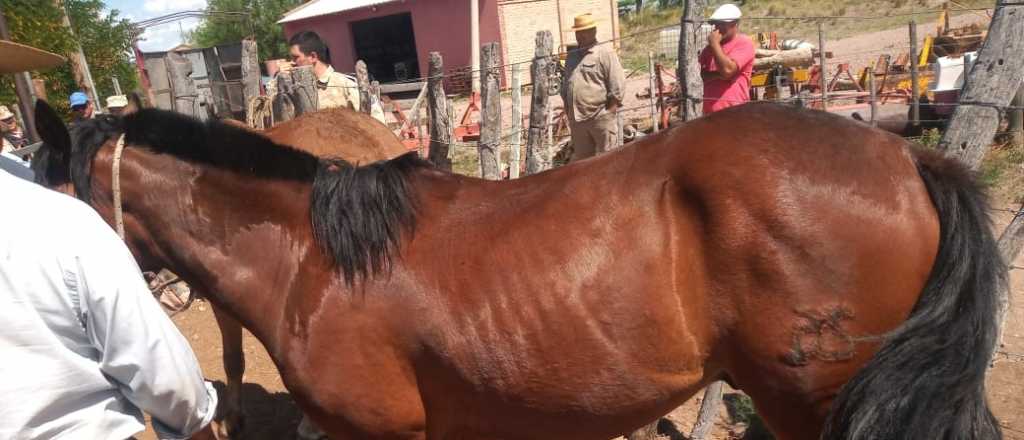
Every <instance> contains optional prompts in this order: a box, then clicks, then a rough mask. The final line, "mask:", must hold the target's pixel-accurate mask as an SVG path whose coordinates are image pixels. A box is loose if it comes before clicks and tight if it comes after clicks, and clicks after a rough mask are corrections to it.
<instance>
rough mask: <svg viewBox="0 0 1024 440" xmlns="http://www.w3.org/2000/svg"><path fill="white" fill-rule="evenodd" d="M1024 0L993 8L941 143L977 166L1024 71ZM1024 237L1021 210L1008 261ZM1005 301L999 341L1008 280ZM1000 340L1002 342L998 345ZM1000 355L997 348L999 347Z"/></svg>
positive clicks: (1002, 240) (1005, 302) (1003, 306)
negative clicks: (1023, 17)
mask: <svg viewBox="0 0 1024 440" xmlns="http://www.w3.org/2000/svg"><path fill="white" fill-rule="evenodd" d="M1022 15H1024V4H1021V3H1000V4H998V5H997V6H996V8H995V11H994V12H993V13H992V22H991V23H989V30H988V36H987V37H986V38H985V42H984V43H983V44H982V46H981V49H980V50H979V51H978V58H977V59H976V60H975V62H974V66H973V67H972V68H971V70H970V71H969V72H967V74H966V76H965V78H964V79H965V81H964V87H963V89H962V90H961V92H960V105H958V106H957V107H956V110H954V112H953V117H952V119H950V121H949V126H948V127H947V128H946V132H945V133H943V135H942V138H941V139H939V144H938V148H939V150H940V151H944V152H945V153H946V154H949V155H953V156H956V157H958V158H960V160H962V161H963V162H964V163H965V164H967V166H969V167H971V169H974V170H977V169H978V168H979V167H980V166H981V161H982V159H983V158H984V157H985V153H987V152H988V150H989V148H990V146H991V143H992V137H993V136H995V133H996V130H997V129H998V127H999V122H1000V121H999V119H1000V118H999V112H1000V108H1001V107H1005V106H1006V105H1007V104H1009V103H1010V101H1011V97H1013V96H1014V92H1015V91H1016V90H1017V89H1018V88H1019V87H1020V85H1021V79H1022V76H1024V57H1022V56H1020V54H1021V53H1024V38H1021V35H1024V20H1021V16H1022ZM1021 243H1024V216H1021V215H1017V216H1016V217H1015V218H1014V219H1013V221H1012V222H1011V223H1010V226H1008V227H1007V228H1006V230H1005V231H1004V232H1003V234H1002V236H1000V237H999V248H1000V251H1001V252H1002V254H1003V261H1005V262H1006V263H1008V264H1009V263H1011V262H1012V261H1013V260H1014V259H1016V257H1017V255H1018V254H1020V250H1021ZM997 301H998V303H999V316H998V320H999V341H1002V336H1003V335H1002V333H1003V328H1004V325H1005V323H1006V315H1007V311H1008V310H1009V304H1010V292H1009V290H1008V288H1007V286H1005V285H1004V286H1003V287H1002V288H1001V289H1000V291H999V293H998V298H997ZM998 347H999V345H997V349H998ZM993 355H995V353H993Z"/></svg>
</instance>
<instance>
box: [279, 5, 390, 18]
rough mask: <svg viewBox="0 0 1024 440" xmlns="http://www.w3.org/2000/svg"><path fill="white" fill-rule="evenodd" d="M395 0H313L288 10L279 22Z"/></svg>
mask: <svg viewBox="0 0 1024 440" xmlns="http://www.w3.org/2000/svg"><path fill="white" fill-rule="evenodd" d="M395 1H398V0H313V1H311V2H309V3H306V4H304V5H302V6H299V7H297V8H295V9H292V10H291V11H288V13H286V14H284V18H282V19H280V20H278V21H277V22H278V23H288V22H290V21H298V20H304V19H307V18H312V17H319V16H321V15H327V14H335V13H338V12H345V11H349V10H352V9H359V8H363V7H366V6H373V5H379V4H382V3H391V2H395Z"/></svg>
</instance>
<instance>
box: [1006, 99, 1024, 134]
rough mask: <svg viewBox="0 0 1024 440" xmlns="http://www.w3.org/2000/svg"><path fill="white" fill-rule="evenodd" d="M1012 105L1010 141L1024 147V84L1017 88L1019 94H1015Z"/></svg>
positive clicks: (1008, 125)
mask: <svg viewBox="0 0 1024 440" xmlns="http://www.w3.org/2000/svg"><path fill="white" fill-rule="evenodd" d="M1010 105H1011V106H1013V107H1014V108H1013V109H1011V110H1010V112H1009V114H1008V116H1007V117H1008V118H1009V121H1008V122H1009V124H1007V129H1008V130H1009V131H1010V142H1011V143H1012V144H1013V145H1016V146H1018V147H1024V109H1022V108H1021V107H1024V84H1022V85H1021V86H1020V87H1018V88H1017V94H1016V95H1014V96H1013V100H1012V101H1010Z"/></svg>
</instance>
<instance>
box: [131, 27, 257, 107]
mask: <svg viewBox="0 0 1024 440" xmlns="http://www.w3.org/2000/svg"><path fill="white" fill-rule="evenodd" d="M242 96H243V97H244V99H245V111H246V115H245V118H246V120H247V121H249V120H252V117H253V115H250V114H248V112H249V103H250V102H252V100H253V99H256V98H257V97H259V96H260V64H259V50H258V49H257V47H256V40H253V39H249V38H246V39H244V40H242ZM151 102H152V101H151ZM150 105H155V104H150ZM271 123H273V121H271Z"/></svg>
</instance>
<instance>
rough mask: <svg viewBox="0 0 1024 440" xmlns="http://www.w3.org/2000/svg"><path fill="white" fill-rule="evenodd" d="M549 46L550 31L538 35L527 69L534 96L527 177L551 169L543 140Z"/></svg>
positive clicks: (544, 135)
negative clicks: (531, 62) (532, 56)
mask: <svg viewBox="0 0 1024 440" xmlns="http://www.w3.org/2000/svg"><path fill="white" fill-rule="evenodd" d="M552 44H553V40H552V38H551V32H550V31H539V32H537V37H536V47H535V48H534V52H533V55H534V58H533V64H531V65H530V80H531V81H532V82H533V95H532V98H531V99H530V131H529V134H528V135H527V138H526V174H536V173H539V172H541V171H544V170H546V169H548V168H551V150H550V149H549V148H546V147H545V145H544V138H545V137H546V136H547V133H546V130H547V129H548V123H547V117H548V75H549V74H550V70H551V68H550V63H551V62H552V60H551V51H552V48H551V45H552Z"/></svg>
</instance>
